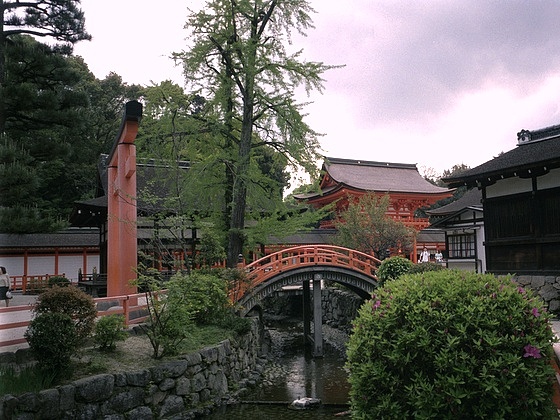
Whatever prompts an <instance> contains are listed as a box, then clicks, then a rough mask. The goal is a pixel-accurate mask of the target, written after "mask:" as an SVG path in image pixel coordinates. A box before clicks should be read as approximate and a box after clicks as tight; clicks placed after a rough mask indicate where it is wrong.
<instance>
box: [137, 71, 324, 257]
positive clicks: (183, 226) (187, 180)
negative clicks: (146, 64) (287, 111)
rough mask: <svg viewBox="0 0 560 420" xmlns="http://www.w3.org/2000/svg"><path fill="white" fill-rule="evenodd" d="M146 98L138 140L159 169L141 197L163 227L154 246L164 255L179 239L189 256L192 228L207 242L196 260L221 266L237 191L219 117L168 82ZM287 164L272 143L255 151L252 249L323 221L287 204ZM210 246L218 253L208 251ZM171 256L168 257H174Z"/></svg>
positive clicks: (250, 191) (141, 152)
mask: <svg viewBox="0 0 560 420" xmlns="http://www.w3.org/2000/svg"><path fill="white" fill-rule="evenodd" d="M142 97H143V99H144V102H145V114H144V118H143V121H142V125H141V134H140V135H139V137H138V140H137V147H138V156H139V158H140V159H141V161H142V160H143V161H144V162H149V163H150V164H152V165H154V168H153V170H152V171H153V178H154V180H155V181H150V182H149V183H148V185H147V187H146V188H145V189H141V190H140V191H139V192H138V195H139V201H140V202H141V203H143V204H145V203H146V202H149V207H150V208H151V209H152V210H153V213H151V214H149V215H148V218H149V219H150V220H151V221H152V225H153V226H157V230H156V229H154V232H155V234H154V235H153V237H151V238H149V240H148V242H147V246H148V247H149V248H151V249H153V250H157V252H156V254H160V255H163V254H166V253H167V251H166V250H168V249H169V246H168V244H164V243H162V241H163V240H164V239H169V238H173V241H174V243H175V246H176V249H182V250H184V251H187V250H190V249H192V245H193V244H192V242H191V241H190V238H189V235H184V237H182V236H181V233H183V232H185V231H190V230H192V231H196V232H197V239H196V241H200V244H198V243H197V244H196V245H197V249H198V250H201V251H203V253H204V254H205V255H204V256H202V260H201V259H200V258H199V259H198V261H197V262H198V263H201V262H203V261H204V262H203V264H208V262H209V261H212V262H218V261H217V260H216V257H217V256H218V254H219V256H220V258H221V259H220V261H223V259H224V257H225V256H224V255H223V254H222V253H221V251H220V248H222V247H223V248H224V249H226V248H227V242H226V237H225V236H224V234H223V232H224V231H227V226H228V224H229V216H228V215H229V212H228V206H227V204H226V196H227V195H228V194H227V191H228V190H230V187H231V186H228V178H227V172H228V171H227V169H226V168H227V167H230V166H231V165H230V163H229V162H230V160H231V159H230V157H229V156H228V153H230V151H229V150H227V149H226V148H225V147H224V144H225V143H224V141H223V134H222V133H221V132H220V131H219V130H217V129H216V127H217V126H218V124H217V123H216V122H215V118H216V117H215V116H212V115H211V112H212V109H211V108H209V105H208V103H207V101H206V100H205V99H203V98H202V97H200V96H198V95H196V94H190V95H189V94H186V93H185V92H184V90H183V89H182V88H181V87H179V86H178V85H176V84H173V83H171V82H169V81H166V82H162V83H160V84H158V85H154V86H149V87H147V88H145V89H144V90H143V94H142ZM286 162H287V161H286V158H285V157H284V155H282V154H280V153H278V151H276V150H275V149H274V148H272V147H271V146H270V145H266V144H263V145H262V146H261V147H258V148H256V149H255V150H254V151H253V153H252V156H251V161H250V166H249V176H248V177H249V179H250V182H249V183H248V184H247V206H246V216H247V218H248V219H249V220H251V222H249V223H248V225H250V226H249V227H247V229H246V230H245V237H246V240H247V242H246V244H247V245H248V246H249V247H255V246H257V244H258V243H261V244H262V243H266V242H267V241H268V239H269V236H270V234H271V232H272V233H277V232H282V233H285V234H290V233H293V232H294V231H295V230H298V229H301V228H302V227H304V226H307V225H311V224H312V223H313V222H315V221H316V217H317V215H315V218H313V217H311V216H312V215H311V213H312V212H306V213H304V216H303V217H302V215H301V214H300V211H301V210H295V209H288V208H287V207H286V205H285V204H284V203H283V197H282V195H283V194H282V193H283V189H284V187H285V186H286V185H287V183H288V174H287V173H286V171H285V168H286ZM162 191H165V194H162V193H161V192H162ZM162 196H164V197H162ZM254 221H257V223H254ZM206 237H208V238H207V239H208V240H206V239H205V238H206ZM216 240H219V241H220V242H221V243H220V244H218V243H216V242H215V241H216ZM209 241H212V242H213V244H212V247H213V249H214V250H215V251H217V253H216V255H210V254H209V253H208V251H209V250H210V248H209V247H208V246H209V245H210V243H209ZM199 245H200V246H199ZM202 248H204V249H202ZM212 253H213V251H212ZM167 254H168V255H167V257H168V259H169V258H171V259H172V258H173V255H172V254H169V253H167Z"/></svg>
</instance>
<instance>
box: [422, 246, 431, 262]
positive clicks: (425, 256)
mask: <svg viewBox="0 0 560 420" xmlns="http://www.w3.org/2000/svg"><path fill="white" fill-rule="evenodd" d="M429 261H430V253H429V252H428V248H426V247H424V250H423V251H422V253H421V254H420V262H421V263H426V262H429Z"/></svg>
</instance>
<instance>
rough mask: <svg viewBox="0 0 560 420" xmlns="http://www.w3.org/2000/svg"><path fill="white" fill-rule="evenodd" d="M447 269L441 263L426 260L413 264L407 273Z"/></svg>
mask: <svg viewBox="0 0 560 420" xmlns="http://www.w3.org/2000/svg"><path fill="white" fill-rule="evenodd" d="M440 270H445V267H444V266H442V265H441V264H438V263H434V262H424V263H420V264H412V267H410V270H408V273H407V274H416V273H425V272H426V271H440Z"/></svg>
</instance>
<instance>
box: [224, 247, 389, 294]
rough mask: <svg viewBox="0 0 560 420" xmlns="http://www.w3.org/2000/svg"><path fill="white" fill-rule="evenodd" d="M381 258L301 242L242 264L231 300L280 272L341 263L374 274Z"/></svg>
mask: <svg viewBox="0 0 560 420" xmlns="http://www.w3.org/2000/svg"><path fill="white" fill-rule="evenodd" d="M379 264H381V261H380V260H379V259H377V258H375V257H373V256H371V255H368V254H365V253H363V252H360V251H356V250H353V249H349V248H343V247H339V246H335V245H303V246H297V247H292V248H287V249H283V250H281V251H278V252H275V253H273V254H270V255H267V256H265V257H263V258H261V259H259V260H257V261H254V262H252V263H251V264H248V265H246V266H245V271H246V273H247V279H246V281H245V282H239V283H237V284H236V285H234V287H233V289H232V290H231V292H230V298H231V300H232V301H234V302H235V301H237V300H239V299H240V298H241V297H242V296H243V295H244V294H245V293H246V292H247V291H249V290H251V289H253V288H254V287H256V286H258V285H259V284H261V283H263V282H265V281H267V280H268V279H270V278H272V277H274V276H276V275H278V274H279V273H281V272H284V271H288V270H294V269H297V268H300V267H309V266H318V265H324V266H331V267H344V268H348V269H351V270H354V271H358V272H360V273H363V274H365V275H367V276H370V277H375V273H376V271H377V268H378V267H379Z"/></svg>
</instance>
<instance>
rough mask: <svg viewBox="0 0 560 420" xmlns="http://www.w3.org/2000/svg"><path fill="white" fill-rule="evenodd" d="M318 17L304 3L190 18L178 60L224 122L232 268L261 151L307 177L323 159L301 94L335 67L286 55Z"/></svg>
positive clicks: (237, 2) (229, 4)
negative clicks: (254, 161)
mask: <svg viewBox="0 0 560 420" xmlns="http://www.w3.org/2000/svg"><path fill="white" fill-rule="evenodd" d="M312 12H314V10H313V9H312V7H311V6H310V5H309V3H308V2H307V1H305V0H289V1H288V0H209V1H207V3H206V5H205V6H204V7H203V9H202V10H201V11H199V12H197V13H192V14H191V15H190V17H189V19H188V22H187V25H186V27H187V28H190V29H191V41H192V45H193V46H192V48H190V49H189V50H188V51H184V52H181V53H177V54H176V55H175V57H176V59H178V60H182V62H183V66H184V72H185V77H186V78H187V81H188V82H192V83H193V85H198V87H199V89H200V92H201V94H202V96H205V97H207V98H209V99H210V101H209V104H210V105H211V106H213V107H214V115H219V116H220V123H221V128H222V134H223V138H224V145H223V147H224V149H225V150H227V151H228V153H229V162H227V165H226V168H227V169H226V178H227V181H228V185H227V187H226V189H225V197H226V200H227V203H228V215H229V221H228V226H227V227H228V238H229V239H228V250H227V260H228V266H230V267H233V266H234V265H235V263H236V262H237V256H238V255H239V254H241V253H242V251H243V243H244V239H245V238H244V235H245V232H244V227H245V214H246V208H247V191H248V185H249V184H250V182H251V179H250V176H251V171H250V168H251V165H250V163H251V157H252V156H253V151H254V149H255V148H257V147H259V146H263V145H268V146H270V147H272V148H274V149H275V150H276V151H278V152H279V153H281V154H283V155H284V156H285V157H286V159H288V160H289V161H290V162H291V163H293V164H297V165H301V166H303V167H304V168H306V169H307V170H308V171H313V170H315V162H316V161H317V160H318V157H319V156H318V149H319V144H318V140H317V138H318V134H317V133H316V132H315V131H313V130H312V129H311V128H310V127H309V126H308V125H307V124H306V123H305V121H304V118H303V114H302V111H303V105H304V104H301V103H297V102H296V100H295V92H296V89H297V88H299V87H301V86H303V87H304V89H305V90H306V91H307V92H310V91H311V90H314V89H316V90H319V91H321V90H322V88H323V79H322V78H321V76H322V74H323V73H324V72H325V71H326V70H328V69H330V68H332V66H328V65H325V64H323V63H319V62H308V61H304V60H302V57H301V54H302V51H297V52H295V53H289V52H288V45H289V44H290V43H291V38H290V34H291V32H292V31H293V30H296V31H298V32H299V33H301V34H305V32H306V30H308V29H309V28H311V27H312V20H311V17H310V14H311V13H312Z"/></svg>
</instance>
